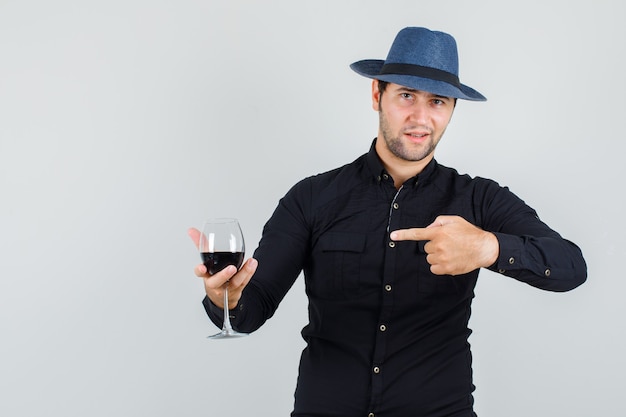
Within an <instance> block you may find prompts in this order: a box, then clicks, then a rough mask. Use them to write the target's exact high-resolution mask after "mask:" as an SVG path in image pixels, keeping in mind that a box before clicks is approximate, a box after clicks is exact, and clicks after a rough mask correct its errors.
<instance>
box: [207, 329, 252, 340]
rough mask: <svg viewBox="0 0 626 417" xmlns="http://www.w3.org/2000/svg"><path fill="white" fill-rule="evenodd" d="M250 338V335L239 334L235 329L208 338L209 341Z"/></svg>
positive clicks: (225, 330)
mask: <svg viewBox="0 0 626 417" xmlns="http://www.w3.org/2000/svg"><path fill="white" fill-rule="evenodd" d="M244 336H248V333H239V332H237V331H235V330H233V329H228V330H227V329H224V330H222V331H221V332H219V333H218V334H214V335H211V336H207V339H233V338H237V337H244Z"/></svg>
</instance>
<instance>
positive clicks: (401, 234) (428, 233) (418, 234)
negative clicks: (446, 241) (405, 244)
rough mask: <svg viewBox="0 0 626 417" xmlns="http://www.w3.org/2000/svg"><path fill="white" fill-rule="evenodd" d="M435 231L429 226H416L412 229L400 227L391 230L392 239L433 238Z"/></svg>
mask: <svg viewBox="0 0 626 417" xmlns="http://www.w3.org/2000/svg"><path fill="white" fill-rule="evenodd" d="M434 234H435V231H433V230H430V229H428V228H423V227H416V228H412V229H400V230H394V231H393V232H391V235H390V237H391V240H396V241H400V240H431V239H432V237H433V236H434Z"/></svg>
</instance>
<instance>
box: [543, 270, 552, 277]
mask: <svg viewBox="0 0 626 417" xmlns="http://www.w3.org/2000/svg"><path fill="white" fill-rule="evenodd" d="M544 274H545V275H546V276H547V277H549V276H550V274H551V272H550V269H546V272H544Z"/></svg>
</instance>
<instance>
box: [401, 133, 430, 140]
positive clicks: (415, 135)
mask: <svg viewBox="0 0 626 417" xmlns="http://www.w3.org/2000/svg"><path fill="white" fill-rule="evenodd" d="M428 135H429V133H427V132H406V133H405V136H407V137H408V138H409V139H410V140H411V141H413V142H422V141H424V140H425V139H426V138H427V137H428Z"/></svg>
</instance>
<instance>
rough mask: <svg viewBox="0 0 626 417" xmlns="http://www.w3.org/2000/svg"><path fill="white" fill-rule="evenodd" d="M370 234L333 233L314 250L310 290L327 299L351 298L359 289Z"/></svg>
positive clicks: (327, 234) (320, 240)
mask: <svg viewBox="0 0 626 417" xmlns="http://www.w3.org/2000/svg"><path fill="white" fill-rule="evenodd" d="M365 244H366V235H365V234H362V233H349V232H330V233H325V234H324V235H322V236H321V237H320V238H319V240H318V242H317V245H316V248H315V249H314V251H313V258H312V268H311V273H310V274H309V277H308V279H307V281H308V284H309V291H311V293H312V294H313V295H316V296H318V297H323V298H335V299H336V298H351V297H353V296H356V295H357V293H358V292H359V284H360V277H361V267H362V262H363V259H362V258H363V253H364V251H365Z"/></svg>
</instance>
